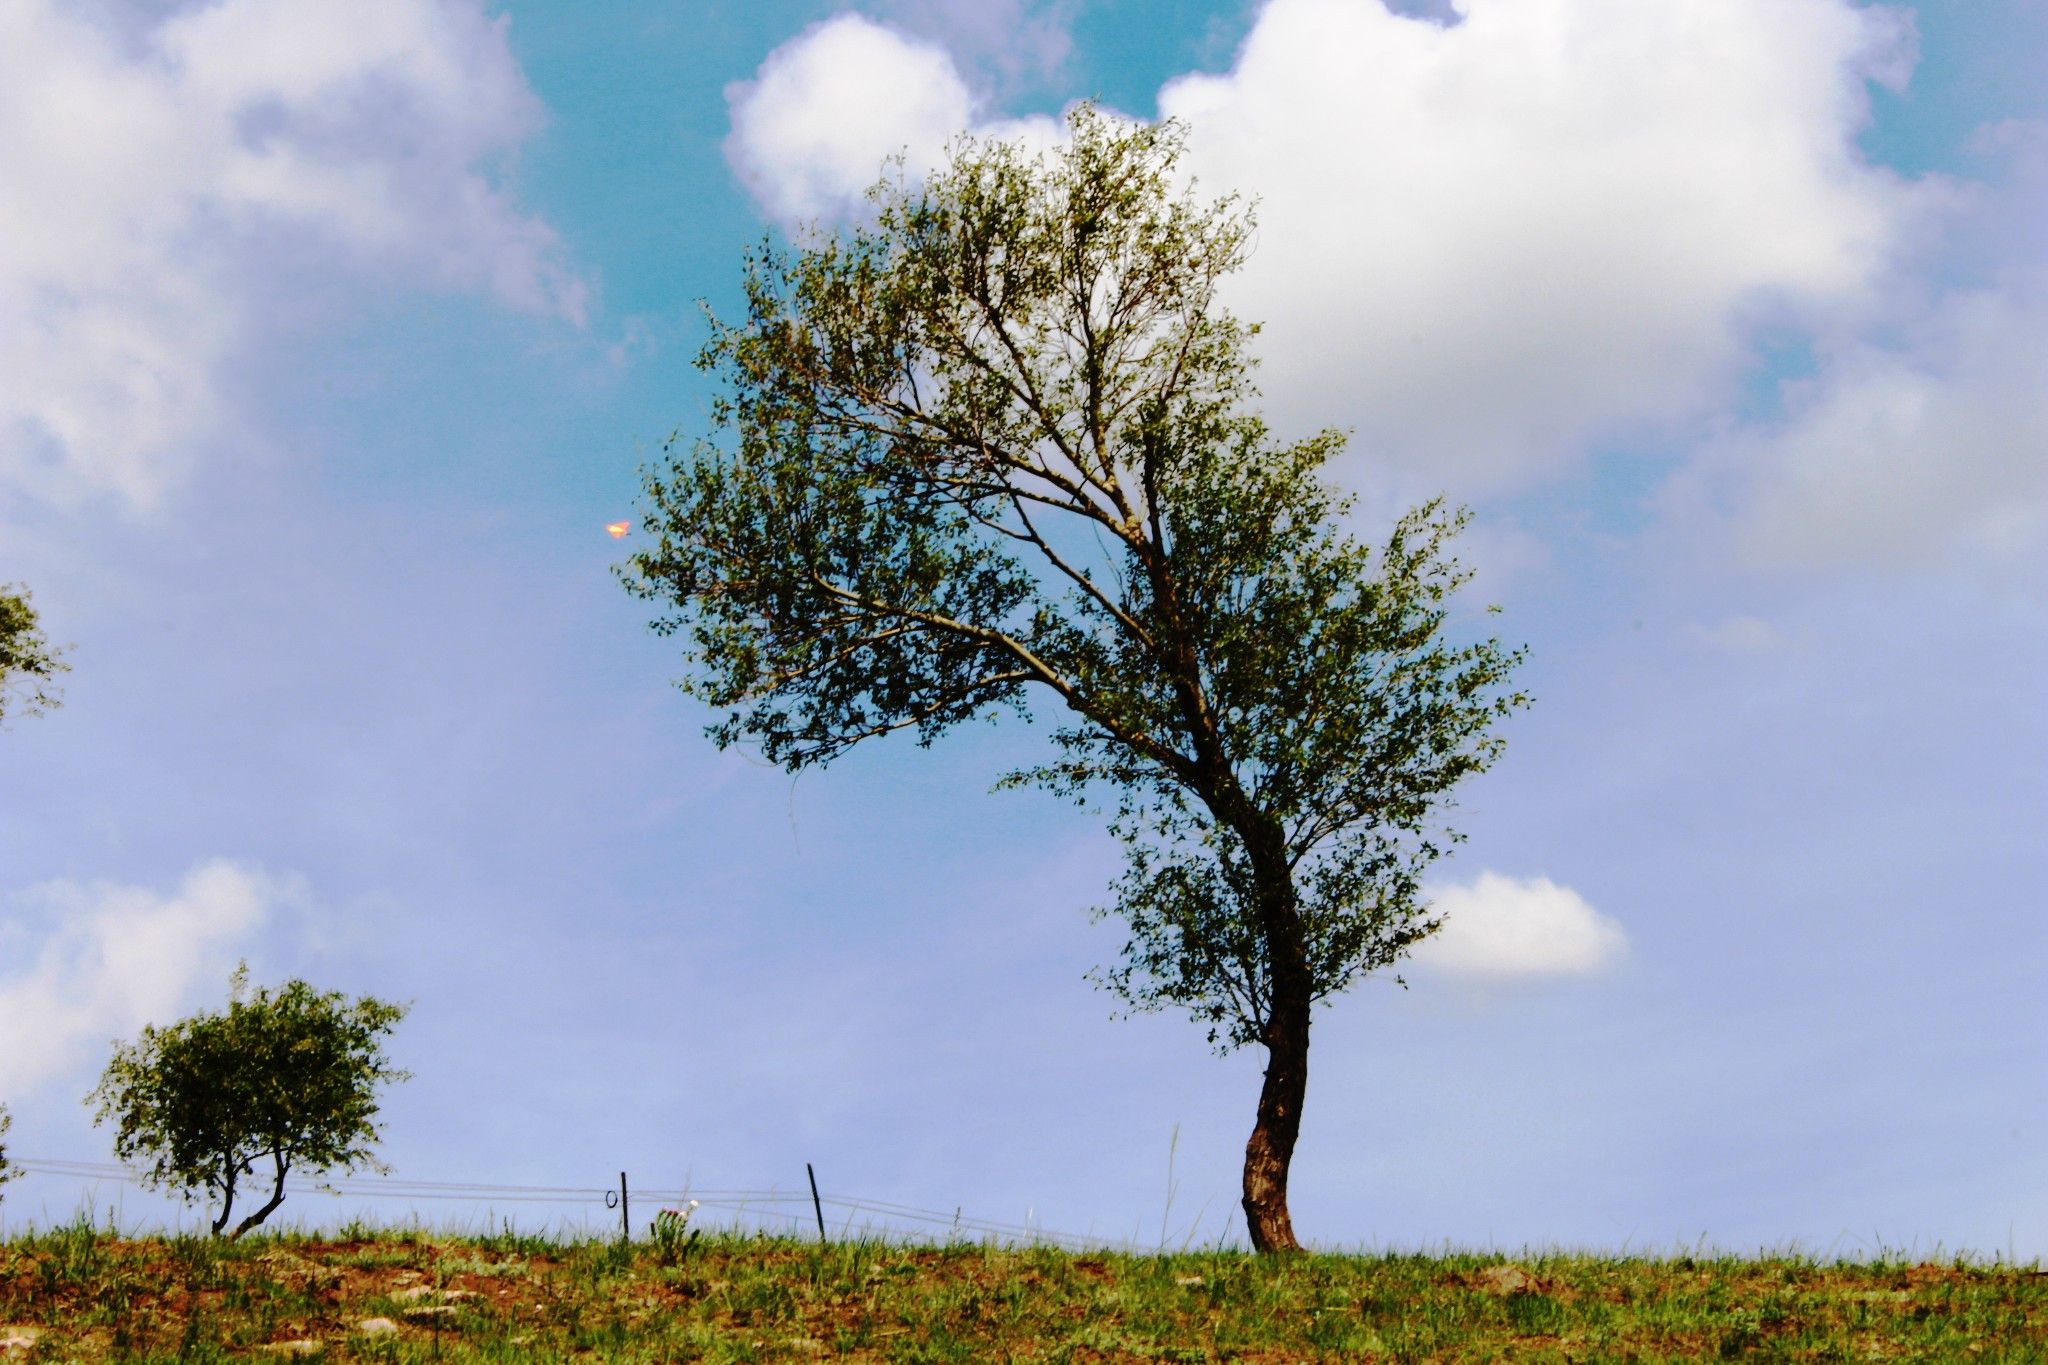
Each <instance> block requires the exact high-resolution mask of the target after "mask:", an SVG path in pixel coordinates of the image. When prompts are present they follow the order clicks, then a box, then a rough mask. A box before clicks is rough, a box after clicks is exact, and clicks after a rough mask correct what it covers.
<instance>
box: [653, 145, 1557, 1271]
mask: <svg viewBox="0 0 2048 1365" xmlns="http://www.w3.org/2000/svg"><path fill="white" fill-rule="evenodd" d="M1184 140H1185V130H1184V129H1183V128H1181V127H1180V126H1179V125H1177V124H1174V123H1171V122H1169V123H1165V124H1162V125H1158V126H1149V125H1142V124H1126V123H1122V122H1119V121H1117V120H1115V119H1112V118H1110V117H1108V116H1106V115H1103V114H1101V113H1099V112H1097V111H1095V110H1093V109H1090V108H1088V107H1085V106H1083V107H1081V108H1080V109H1078V110H1077V111H1076V112H1075V113H1074V114H1073V115H1072V116H1071V118H1070V121H1069V125H1068V140H1067V141H1066V143H1065V144H1064V145H1062V146H1060V147H1058V148H1057V149H1055V150H1053V151H1051V152H1049V153H1046V154H1044V155H1039V156H1033V155H1030V154H1027V153H1026V152H1024V151H1022V150H1020V149H1019V148H1017V147H1014V146H1012V145H1009V144H1006V143H1004V142H1001V141H975V140H973V139H961V140H960V141H958V142H956V143H955V144H954V146H953V148H952V150H951V153H950V156H949V158H948V160H947V162H946V164H945V165H943V166H942V167H940V168H939V169H938V170H937V171H935V172H934V173H933V174H932V175H930V176H929V177H928V178H926V179H925V180H924V181H923V182H922V183H921V184H914V183H911V182H910V181H909V180H908V179H907V178H906V177H905V176H904V175H903V174H902V171H901V167H900V166H899V167H898V171H897V173H896V174H895V175H894V176H893V177H885V178H884V180H883V181H882V182H881V183H880V184H879V185H877V187H876V188H875V190H874V191H873V192H872V195H871V200H872V217H871V219H870V221H868V222H867V223H865V224H864V225H859V226H855V227H852V228H848V229H846V230H843V231H840V232H838V233H836V234H831V235H827V234H824V233H822V232H813V233H811V234H808V235H807V236H805V237H804V238H802V239H800V240H799V242H798V243H797V244H795V245H793V246H779V245H777V244H776V243H775V242H774V241H772V240H771V241H768V242H765V243H763V244H762V245H761V246H760V247H759V248H758V249H756V250H755V251H753V252H751V253H750V254H749V255H748V257H747V258H746V261H745V291H746V292H745V298H746V313H745V317H744V318H743V319H742V320H739V321H732V322H728V321H725V320H722V319H719V318H717V317H715V316H714V317H713V318H712V320H711V328H712V332H711V339H710V341H709V343H708V344H707V345H706V347H705V349H704V351H703V354H702V356H701V358H700V364H701V365H702V367H703V368H705V369H707V370H708V371H710V372H711V373H712V374H713V375H714V376H715V377H716V378H717V379H718V381H719V382H720V386H721V388H720V397H719V399H718V401H717V402H716V403H715V404H714V406H713V408H712V412H711V418H712V428H713V430H712V431H711V432H710V433H708V434H707V435H705V436H702V437H699V438H697V439H693V440H683V439H681V438H678V439H677V440H676V441H674V442H672V443H671V444H670V446H669V449H668V452H667V455H666V458H665V461H664V462H663V463H662V464H661V465H660V466H658V467H656V468H654V469H651V470H650V471H648V474H647V479H646V491H647V495H648V499H649V503H650V506H649V509H648V511H647V513H646V516H645V523H646V528H647V530H648V531H649V532H650V533H651V536H652V542H651V545H650V547H649V548H648V549H646V550H644V551H642V552H641V553H639V554H637V555H635V556H634V557H633V558H632V560H631V561H630V563H629V564H628V565H627V566H626V568H625V569H624V570H623V571H622V572H623V578H624V581H625V582H626V584H627V586H628V587H629V588H630V589H631V590H633V591H635V592H637V593H639V594H640V595H642V596H643V597H645V598H647V599H649V600H652V601H656V602H658V603H660V604H661V607H662V609H663V610H662V613H661V614H660V615H659V616H658V617H657V618H656V620H655V621H654V628H655V629H656V630H657V631H658V632H661V633H663V634H667V635H676V636H679V637H680V638H681V640H682V642H683V646H684V657H685V661H686V665H687V667H686V671H685V673H684V675H683V676H682V677H681V679H680V680H679V682H680V685H681V687H682V688H683V690H684V691H685V692H686V693H688V694H690V695H691V696H693V697H696V698H698V699H700V700H701V701H703V702H704V703H706V704H708V705H709V706H711V707H712V708H715V710H716V711H718V712H719V713H720V714H719V715H718V717H717V719H716V720H715V721H714V722H713V724H712V725H711V727H710V729H709V731H708V733H709V735H710V737H711V738H712V739H713V740H714V741H715V742H716V743H717V744H718V745H720V746H721V747H723V746H726V745H731V744H736V743H741V742H747V743H751V744H754V745H758V747H759V749H760V751H761V752H762V754H763V755H764V756H765V757H766V758H768V759H769V760H771V761H773V762H775V763H778V764H780V765H782V766H784V767H785V768H787V769H789V770H791V771H797V770H800V769H803V768H807V767H811V766H816V765H822V764H825V763H828V762H830V761H831V760H832V759H833V758H835V757H837V756H838V755H840V754H842V753H844V752H845V751H846V750H847V749H848V748H850V747H851V746H853V745H855V744H858V743H861V742H863V741H866V740H869V739H872V738H875V737H877V736H881V735H885V734H889V733H892V732H895V731H907V732H910V733H912V734H914V735H915V736H916V738H917V740H918V742H919V743H921V744H929V743H931V742H932V741H933V740H935V739H936V738H937V737H938V736H939V735H940V734H942V733H944V732H945V731H946V730H948V729H949V728H950V727H952V726H954V725H956V724H958V723H960V722H962V721H965V720H968V719H970V718H974V717H979V716H989V715H995V714H1000V713H1003V712H1006V711H1007V712H1012V713H1017V714H1022V715H1027V716H1028V715H1031V714H1032V708H1031V704H1030V699H1031V698H1033V697H1036V698H1040V699H1043V700H1046V701H1050V702H1052V703H1054V706H1053V713H1054V714H1056V715H1058V716H1059V717H1060V719H1059V721H1058V723H1057V725H1056V728H1055V730H1054V733H1053V736H1052V739H1053V755H1052V757H1051V758H1050V759H1049V760H1048V761H1047V762H1046V763H1044V764H1042V765H1040V766H1036V767H1033V768H1030V769H1028V770H1026V771H1022V772H1016V773H1011V774H1009V775H1008V776H1006V777H1005V778H1003V779H1002V781H1003V784H1004V785H1010V786H1017V785H1037V786H1041V787H1044V788H1047V789H1050V790H1051V791H1053V792H1056V793H1059V794H1061V795H1063V796H1067V797H1071V798H1074V799H1077V800H1080V801H1082V802H1084V803H1086V802H1089V801H1092V800H1096V799H1098V798H1099V797H1102V796H1107V797H1108V799H1109V802H1110V805H1111V807H1112V814H1111V820H1110V824H1111V828H1112V830H1113V831H1114V832H1115V834H1116V835H1117V837H1118V838H1119V839H1120V840H1121V842H1122V845H1123V848H1124V851H1125V854H1126V864H1125V870H1124V873H1123V875H1122V877H1121V878H1120V879H1119V880H1118V881H1117V883H1116V885H1115V887H1114V897H1113V901H1112V903H1111V904H1110V905H1109V906H1107V907H1105V909H1104V911H1103V913H1108V914H1114V915H1116V916H1118V917H1120V918H1121V919H1122V920H1123V921H1124V923H1125V924H1126V925H1127V927H1128V929H1129V941H1128V943H1127V945H1126V949H1125V953H1124V956H1123V959H1122V961H1121V963H1119V964H1118V965H1116V966H1114V967H1112V968H1110V969H1108V970H1107V971H1105V972H1103V973H1101V974H1100V976H1099V979H1100V980H1101V982H1102V983H1103V984H1104V985H1106V986H1107V987H1108V988H1110V989H1111V990H1113V991H1115V992H1116V993H1117V994H1118V995H1119V996H1121V997H1122V999H1123V1000H1125V1001H1126V1002H1127V1003H1128V1004H1129V1005H1131V1006H1132V1007H1135V1008H1138V1009H1153V1008H1158V1007H1160V1006H1162V1005H1171V1006H1178V1007H1182V1008H1185V1009H1187V1010H1188V1011H1189V1012H1190V1013H1191V1014H1192V1015H1193V1016H1194V1017H1195V1018H1196V1019H1197V1020H1199V1021H1201V1022H1202V1023H1204V1024H1205V1025H1206V1026H1207V1027H1208V1029H1209V1033H1210V1038H1211V1041H1212V1042H1213V1043H1215V1044H1216V1045H1218V1046H1219V1047H1221V1048H1224V1049H1228V1048H1230V1047H1235V1046H1239V1045H1243V1044H1246V1043H1252V1042H1258V1043H1261V1044H1263V1045H1264V1046H1266V1048H1267V1049H1268V1054H1269V1066H1268V1070H1267V1077H1266V1083H1265V1088H1264V1090H1263V1091H1262V1094H1261V1100H1260V1109H1259V1119H1258V1122H1257V1124H1256V1126H1255V1128H1254V1131H1253V1135H1252V1140H1251V1142H1250V1144H1248V1147H1247V1159H1246V1172H1245V1209H1246V1217H1247V1221H1248V1225H1249V1227H1250V1229H1251V1233H1252V1238H1253V1241H1254V1244H1255V1245H1257V1246H1259V1247H1260V1248H1261V1249H1281V1248H1287V1247H1292V1246H1294V1245H1296V1244H1297V1243H1296V1241H1295V1238H1294V1234H1293V1230H1292V1226H1291V1222H1290V1220H1289V1216H1288V1212H1287V1207H1286V1171H1287V1165H1288V1162H1289V1160H1290V1158H1291V1154H1292V1151H1293V1147H1294V1139H1295V1134H1296V1131H1297V1128H1298V1123H1299V1113H1300V1101H1301V1096H1302V1093H1303V1089H1304V1087H1305V1083H1306V1074H1307V1072H1306V1068H1307V1044H1308V1019H1309V1012H1310V1009H1311V1007H1312V1005H1313V1004H1314V1003H1315V1002H1316V1001H1317V1000H1320V999H1325V998H1327V997H1329V996H1331V995H1333V994H1335V993H1336V992H1338V991H1341V990H1342V989H1343V988H1344V987H1345V986H1347V985H1349V984H1350V983H1352V982H1353V981H1355V980H1356V979H1357V978H1358V977H1360V976H1361V975H1363V974H1364V973H1367V972H1370V971H1372V970H1374V969H1376V968H1379V967H1383V966H1386V965H1388V964H1390V963H1392V962H1394V961H1395V960H1396V959H1398V958H1399V957H1400V956H1401V954H1402V953H1403V952H1404V951H1406V950H1407V949H1408V948H1409V947H1410V946H1411V945H1412V944H1414V943H1415V942H1416V941H1417V940H1418V939H1420V938H1421V937H1422V936H1424V935H1425V934H1427V933H1428V932H1429V931H1430V930H1431V929H1433V928H1434V927H1435V921H1434V920H1433V919H1431V918H1430V917H1429V915H1428V913H1427V906H1426V905H1425V903H1424V902H1423V899H1422V897H1421V894H1420V881H1419V878H1420V874H1421V872H1422V869H1423V868H1424V867H1425V866H1426V865H1427V864H1428V863H1429V862H1430V861H1431V860H1432V859H1434V858H1436V857H1437V856H1439V854H1440V853H1441V852H1442V851H1443V848H1444V846H1445V844H1446V843H1447V842H1448V841H1449V840H1450V839H1453V838H1455V837H1456V836H1455V835H1454V834H1452V833H1450V832H1449V831H1447V830H1445V829H1443V828H1441V827H1440V826H1439V825H1438V824H1437V823H1435V822H1434V821H1433V819H1432V812H1433V810H1434V809H1435V808H1436V807H1437V806H1438V805H1439V804H1440V803H1441V802H1442V800H1443V798H1444V796H1445V794H1446V793H1447V792H1448V791H1449V790H1450V788H1452V787H1453V786H1454V785H1455V784H1456V783H1458V782H1459V781H1460V780H1462V779H1463V778H1465V777H1467V776H1469V775H1470V774H1473V773H1476V772H1479V771H1480V770H1482V769H1484V768H1485V767H1487V766H1488V765H1489V764H1490V763H1491V762H1492V761H1493V760H1494V759H1495V758H1496V756H1497V755H1498V754H1499V752H1500V749H1501V742H1500V740H1499V739H1498V738H1497V737H1496V736H1494V735H1493V733H1492V728H1493V726H1494V725H1495V723H1496V722H1498V721H1499V720H1500V719H1502V718H1503V717H1505V716H1506V715H1507V714H1508V713H1509V712H1510V711H1511V710H1513V709H1514V708H1515V707H1517V706H1519V705H1522V704H1523V703H1524V701H1525V700H1526V699H1525V698H1524V697H1523V696H1522V695H1521V694H1520V693H1518V692H1515V691H1513V690H1512V689H1511V688H1510V686H1509V682H1508V679H1509V674H1510V671H1511V669H1512V667H1513V666H1514V664H1515V663H1516V661H1517V659H1518V658H1519V654H1518V653H1516V652H1514V651H1511V650H1508V649H1505V648H1503V647H1502V646H1501V645H1500V644H1499V642H1498V641H1496V640H1492V639H1485V640H1465V641H1463V642H1459V641H1457V640H1454V639H1453V638H1452V635H1451V632H1450V630H1449V629H1448V628H1447V622H1448V621H1449V613H1450V607H1451V602H1452V597H1453V594H1454V593H1455V592H1456V590H1457V589H1458V588H1459V586H1460V585H1461V584H1462V583H1463V582H1464V581H1465V577H1466V575H1465V574H1464V572H1463V571H1462V570H1461V569H1460V568H1459V567H1458V565H1457V563H1456V561H1455V560H1454V559H1453V558H1451V557H1450V555H1449V554H1448V551H1447V546H1448V544H1449V542H1450V540H1451V539H1452V537H1454V536H1455V534H1456V533H1457V531H1458V530H1459V528H1460V527H1461V526H1462V525H1463V524H1464V520H1465V518H1464V514H1462V513H1459V512H1454V511H1450V510H1448V509H1446V508H1445V507H1444V506H1443V505H1442V504H1441V503H1439V502H1430V503H1427V504H1425V505H1423V506H1421V507H1418V508H1416V509H1414V510H1413V511H1411V512H1409V513H1408V514H1407V515H1405V516H1403V517H1401V518H1400V519H1399V520H1398V522H1397V523H1396V524H1395V525H1394V526H1393V527H1392V528H1391V531H1390V532H1389V533H1388V534H1387V535H1386V537H1385V538H1384V539H1383V540H1382V541H1380V542H1378V543H1377V544H1368V543H1366V542H1365V541H1363V540H1361V539H1359V538H1357V537H1356V536H1354V535H1353V534H1351V533H1350V532H1348V531H1347V530H1345V529H1344V528H1345V526H1346V524H1347V523H1348V521H1349V520H1350V518H1351V517H1352V515H1353V508H1352V504H1351V502H1350V501H1349V499H1348V498H1347V497H1345V496H1344V495H1343V494H1342V493H1341V492H1339V491H1338V490H1337V489H1336V488H1335V487H1334V485H1333V484H1332V483H1331V482H1330V481H1329V480H1328V477H1327V469H1328V465H1329V462H1330V461H1331V459H1332V458H1333V457H1334V456H1335V455H1336V454H1337V453H1338V452H1339V450H1340V449H1341V448H1342V446H1343V444H1344V442H1343V438H1342V437H1341V435H1340V434H1339V433H1336V432H1332V431H1325V432H1322V433H1320V434H1317V435H1314V436H1312V437H1309V438H1308V439H1305V440H1297V441H1282V440H1278V439H1276V438H1275V436H1274V435H1273V433H1272V432H1271V431H1270V430H1269V429H1268V427H1267V425H1266V423H1265V422H1264V421H1263V420H1262V419H1261V417H1260V416H1259V415H1258V414H1257V413H1256V412H1255V411H1254V408H1253V403H1254V400H1255V398H1256V393H1255V390H1254V388H1253V385H1252V382H1251V369H1252V362H1251V357H1250V352H1249V344H1250V342H1251V339H1252V337H1253V335H1254V334H1255V331H1256V329H1255V328H1254V327H1252V326H1250V325H1248V324H1245V323H1242V322H1240V321H1239V320H1237V319H1236V318H1235V317H1233V316H1232V315H1231V314H1230V313H1229V312H1228V311H1227V310H1226V309H1224V308H1223V307H1222V306H1220V304H1219V302H1218V297H1217V293H1218V287H1219V285H1220V283H1221V282H1222V281H1223V280H1224V279H1225V277H1226V276H1228V275H1229V274H1230V273H1231V272H1232V271H1234V270H1236V269H1237V268H1238V267H1239V266H1240V265H1242V264H1243V262H1244V261H1245V259H1246V256H1247V253H1248V252H1249V250H1250V247H1251V243H1252V240H1253V216H1252V214H1251V212H1250V211H1249V210H1248V209H1247V208H1246V207H1245V206H1243V205H1241V204H1239V203H1238V202H1236V201H1235V200H1233V199H1229V198H1225V199H1221V200H1215V201H1207V200H1203V199H1201V198H1199V197H1198V196H1197V195H1196V193H1195V191H1194V189H1193V187H1192V186H1183V185H1181V184H1180V181H1179V173H1178V171H1177V162H1178V160H1179V157H1180V155H1181V152H1182V149H1183V144H1184Z"/></svg>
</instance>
